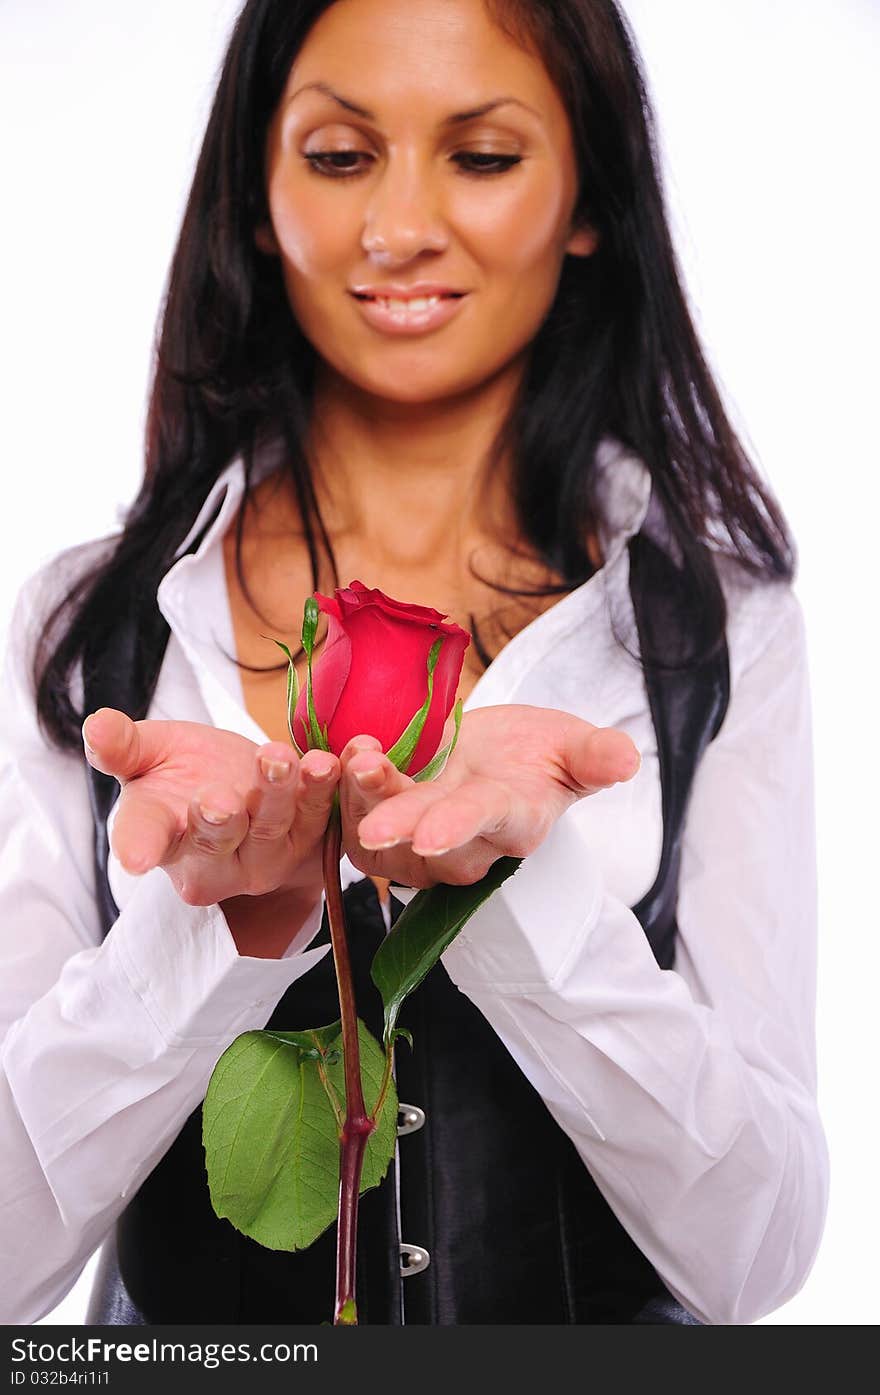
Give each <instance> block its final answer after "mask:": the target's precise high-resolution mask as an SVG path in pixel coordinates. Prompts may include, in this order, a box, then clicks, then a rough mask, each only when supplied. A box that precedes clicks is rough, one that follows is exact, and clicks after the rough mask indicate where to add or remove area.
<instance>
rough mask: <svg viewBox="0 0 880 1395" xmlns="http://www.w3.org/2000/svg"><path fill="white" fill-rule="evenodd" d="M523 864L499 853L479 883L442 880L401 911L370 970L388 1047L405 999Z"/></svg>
mask: <svg viewBox="0 0 880 1395" xmlns="http://www.w3.org/2000/svg"><path fill="white" fill-rule="evenodd" d="M521 862H522V858H521V857H499V858H498V860H497V861H496V862H493V863H492V866H491V867H490V868H489V870H488V872H487V873H486V875H485V876H484V877H483V878H481V880H480V881H478V882H473V883H472V884H471V885H470V886H447V885H446V884H445V883H443V882H440V883H438V885H437V886H431V887H428V888H427V889H426V890H424V891H419V892H417V893H416V895H415V896H414V897H413V898H412V900H411V901H410V902H409V904H408V905H407V906H405V907H404V909H403V910H402V911H401V913H400V915H399V916H398V917H397V920H396V921H395V922H394V925H393V926H392V928H391V929H390V930H389V931H388V934H387V935H386V936H385V938H384V940H383V941H382V943H381V944H380V946H379V948H378V949H377V950H376V953H375V954H374V956H373V963H372V966H371V968H370V976H371V978H372V980H373V982H374V983H375V985H376V987H377V988H378V990H379V992H380V993H381V995H382V1002H383V1003H384V1005H385V1027H384V1033H383V1040H384V1042H385V1045H386V1049H387V1047H388V1044H389V1042H390V1041H391V1040H392V1033H393V1032H394V1031H395V1029H396V1027H397V1016H398V1013H399V1012H400V1008H401V1006H402V1004H403V1001H404V999H405V998H407V997H408V996H409V994H410V993H412V991H413V989H415V988H418V986H419V984H420V983H421V981H422V979H423V978H424V977H425V975H426V974H427V973H428V971H429V970H430V969H432V968H433V967H434V965H435V964H436V963H437V960H438V959H439V958H440V955H441V954H442V953H443V951H444V950H445V949H446V948H447V947H448V946H449V945H451V944H452V941H453V940H454V939H455V937H456V935H457V934H458V933H459V931H460V930H461V929H462V928H463V926H464V925H465V923H466V922H467V921H468V920H470V918H471V916H472V915H473V913H474V911H476V910H477V909H478V908H479V907H480V906H481V905H482V904H483V902H484V901H488V899H489V897H490V896H491V895H492V894H493V893H494V892H495V891H497V890H498V888H499V886H501V884H502V882H505V881H506V880H507V878H508V877H510V876H512V875H513V873H514V872H515V871H516V870H517V868H518V867H519V866H520V864H521Z"/></svg>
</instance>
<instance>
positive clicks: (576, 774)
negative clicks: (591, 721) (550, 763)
mask: <svg viewBox="0 0 880 1395" xmlns="http://www.w3.org/2000/svg"><path fill="white" fill-rule="evenodd" d="M586 725H588V724H587V723H582V724H581V726H586ZM567 735H568V737H569V740H568V741H567V742H566V746H567V748H568V749H567V751H565V754H564V759H565V763H566V764H567V765H568V769H569V773H570V774H571V776H572V777H573V779H574V781H575V783H576V784H577V785H578V786H580V788H581V789H582V790H583V791H584V793H586V794H595V793H596V792H597V791H598V790H602V789H608V787H609V786H610V785H616V784H618V783H619V782H620V781H623V780H631V779H632V777H633V776H634V775H635V774H636V772H637V771H638V770H639V768H640V766H641V763H642V758H641V756H640V754H639V751H638V749H637V748H636V746H635V743H634V742H633V741H632V739H631V738H630V737H629V736H627V734H626V732H625V731H620V730H618V728H617V727H594V728H593V729H592V731H589V732H587V733H586V734H584V732H583V731H582V730H578V731H577V732H575V731H570V732H569V733H567Z"/></svg>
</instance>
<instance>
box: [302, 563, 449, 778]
mask: <svg viewBox="0 0 880 1395" xmlns="http://www.w3.org/2000/svg"><path fill="white" fill-rule="evenodd" d="M315 600H316V601H317V603H318V609H319V610H321V611H323V612H324V614H325V615H326V616H327V618H328V621H329V628H328V630H327V639H326V642H325V644H324V648H323V651H322V653H321V655H320V657H319V658H318V660H317V661H316V663H315V666H314V668H313V670H312V694H313V698H314V703H315V712H316V714H317V718H318V726H319V727H323V726H324V724H325V723H326V726H327V739H328V745H329V747H330V750H331V751H333V752H334V753H335V754H336V755H339V754H340V753H341V751H342V749H343V747H344V746H345V744H346V742H348V741H350V740H351V738H352V737H353V736H359V735H360V734H361V733H362V732H364V733H367V734H368V735H370V736H375V737H376V738H377V740H379V741H381V743H382V750H383V751H389V750H390V749H391V747H392V746H393V745H394V743H395V742H396V741H397V740H398V738H399V737H400V736H401V735H402V733H403V732H404V731H405V729H406V728H407V727H408V726H409V723H410V722H411V721H412V719H413V717H414V716H415V715H416V713H417V712H418V711H419V708H421V707H422V706H423V705H424V703H425V700H426V698H427V696H428V655H429V653H430V651H431V647H432V645H433V644H435V643H436V641H437V640H438V639H439V638H441V637H442V638H443V643H442V645H441V646H440V654H439V657H438V659H437V666H436V668H435V669H434V690H433V693H432V697H431V706H430V709H429V711H428V716H427V719H426V721H425V725H424V727H423V729H422V734H421V736H420V737H419V741H418V744H417V746H416V748H415V751H414V752H413V757H412V760H411V761H410V762H409V766H408V773H410V774H413V775H415V774H418V772H419V771H420V770H422V769H423V768H424V767H425V766H426V765H427V764H428V762H429V761H430V760H431V759H432V758H433V757H434V756H435V755H436V753H437V750H438V748H439V746H440V741H441V738H442V736H443V727H444V725H445V722H446V718H447V717H448V716H449V714H450V712H451V711H452V708H453V706H454V705H455V694H456V691H457V689H458V680H459V678H460V676H461V669H462V664H463V663H464V651H465V649H466V648H467V646H468V644H469V643H470V635H469V634H468V633H467V631H466V630H463V629H462V628H461V626H460V625H455V624H444V623H443V622H444V620H445V618H446V617H445V616H444V615H442V614H441V613H440V611H439V610H432V609H431V607H430V606H423V605H405V604H404V603H403V602H402V601H395V600H392V599H391V597H390V596H386V595H385V594H384V593H383V592H382V591H378V590H376V589H375V588H374V589H372V590H371V589H370V588H369V587H367V586H364V584H363V582H361V581H353V582H352V583H351V585H350V586H346V587H337V588H336V594H335V598H334V599H330V598H329V597H327V596H322V595H319V594H318V593H317V592H316V593H315ZM306 721H307V709H306V685H305V683H303V685H302V687H301V689H300V694H299V698H298V700H297V704H296V711H295V713H294V720H293V728H294V736H295V738H296V742H297V745H298V746H299V748H300V750H303V751H304V750H306V749H307V747H308V745H309V741H308V727H307V725H306Z"/></svg>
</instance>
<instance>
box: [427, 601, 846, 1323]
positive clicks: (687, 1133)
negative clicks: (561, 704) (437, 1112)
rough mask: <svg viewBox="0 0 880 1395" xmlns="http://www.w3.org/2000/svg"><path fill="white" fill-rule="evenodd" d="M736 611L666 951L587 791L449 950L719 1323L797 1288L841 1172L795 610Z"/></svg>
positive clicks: (560, 1113)
mask: <svg viewBox="0 0 880 1395" xmlns="http://www.w3.org/2000/svg"><path fill="white" fill-rule="evenodd" d="M738 619H739V624H738V626H737V636H738V637H737V639H736V640H735V641H734V640H731V641H730V645H731V666H732V692H731V699H730V705H729V709H728V713H727V716H726V719H725V721H724V724H723V727H722V730H721V732H720V734H719V735H718V737H717V738H716V739H715V740H714V741H713V742H712V743H711V744H710V746H709V747H708V748H707V751H706V753H705V755H704V756H703V759H702V762H701V764H700V767H699V769H698V772H697V775H696V779H695V782H694V787H693V792H692V799H691V804H690V807H689V811H688V817H687V823H686V830H685V835H684V841H683V851H682V863H681V877H680V889H679V907H678V925H679V931H680V935H679V942H678V951H677V958H676V962H675V967H674V969H671V970H662V969H660V968H659V967H658V965H657V963H656V960H655V959H654V956H653V954H652V952H651V949H650V946H649V945H648V942H647V940H646V938H645V935H644V932H643V930H642V928H641V926H640V925H639V922H638V921H637V919H636V917H635V916H634V915H633V913H632V911H631V910H630V909H629V907H628V906H626V905H624V904H623V903H622V902H621V901H619V900H617V899H615V897H613V896H612V895H610V894H609V892H608V891H607V889H606V887H605V884H604V880H603V875H602V870H601V867H600V866H599V865H598V863H597V860H596V858H595V856H594V855H593V854H592V853H591V849H590V847H589V846H588V845H587V842H586V840H585V838H584V837H583V835H582V834H581V833H580V832H579V830H578V826H577V819H576V810H577V808H578V807H579V806H577V805H575V806H573V808H572V809H570V810H568V811H567V813H566V814H565V815H563V817H562V818H561V819H560V820H558V822H557V823H556V824H555V825H554V828H553V830H552V831H551V833H550V835H549V836H548V838H547V839H546V840H545V842H544V843H543V844H542V845H541V847H540V848H538V849H537V850H536V852H535V853H533V854H532V855H531V856H530V857H528V858H526V859H525V861H524V862H523V864H522V866H521V868H520V869H519V870H518V871H517V872H516V873H515V874H514V876H513V877H512V878H510V880H509V881H507V882H506V883H504V885H503V886H502V887H501V888H500V890H499V891H498V892H496V894H495V895H494V896H493V897H492V898H491V900H489V901H488V902H486V903H485V905H484V906H482V907H481V908H480V910H479V911H478V912H477V913H476V914H475V916H474V917H473V918H472V919H471V921H469V922H468V924H467V926H466V927H465V929H464V931H463V932H462V933H461V935H460V936H459V937H458V939H456V940H455V941H454V942H453V944H452V945H451V946H450V947H449V949H448V950H447V951H446V952H445V954H444V956H443V962H444V965H445V967H446V969H447V970H448V972H449V974H450V976H451V978H452V979H453V981H454V982H455V983H456V984H457V985H458V986H459V988H460V989H461V990H462V991H463V992H465V993H466V994H467V996H468V997H469V998H470V999H471V1000H472V1001H473V1002H474V1003H475V1004H476V1006H477V1007H479V1008H480V1010H481V1011H482V1012H483V1014H484V1015H485V1017H486V1018H487V1019H488V1021H489V1022H490V1023H491V1025H492V1026H493V1027H494V1029H495V1030H496V1031H497V1033H498V1035H499V1036H500V1037H501V1039H502V1040H503V1041H504V1043H505V1045H506V1046H507V1048H508V1049H509V1051H510V1052H511V1054H512V1055H513V1057H514V1059H515V1060H516V1061H517V1063H518V1065H519V1066H520V1067H521V1069H522V1070H523V1071H524V1073H525V1074H526V1076H527V1077H528V1079H529V1080H530V1081H531V1083H532V1084H533V1085H534V1086H535V1088H536V1089H537V1090H538V1091H539V1092H540V1093H541V1095H542V1096H543V1097H544V1099H545V1101H546V1104H547V1107H548V1109H549V1110H550V1112H551V1114H552V1115H553V1117H554V1118H555V1119H556V1121H557V1122H558V1123H559V1125H560V1126H561V1127H562V1128H563V1129H564V1130H565V1132H566V1133H567V1134H568V1135H569V1137H570V1138H571V1139H572V1141H573V1142H574V1144H575V1146H576V1147H577V1149H578V1151H579V1153H580V1155H581V1157H582V1159H583V1161H584V1164H585V1165H586V1166H587V1167H588V1169H589V1171H590V1172H591V1174H592V1176H593V1177H594V1179H595V1181H596V1183H597V1186H598V1187H599V1190H600V1191H601V1192H602V1194H603V1196H604V1197H605V1198H606V1200H607V1201H608V1203H609V1205H610V1206H611V1208H612V1210H613V1211H614V1212H615V1214H616V1215H617V1217H618V1218H619V1219H620V1221H621V1223H622V1224H623V1226H624V1227H625V1229H626V1230H627V1231H628V1233H629V1234H630V1235H631V1236H632V1238H633V1239H634V1241H635V1243H636V1244H637V1245H638V1247H639V1248H640V1249H641V1250H642V1251H643V1253H644V1254H645V1255H646V1256H647V1257H648V1259H649V1260H650V1261H651V1263H652V1264H653V1265H654V1266H655V1268H656V1269H657V1271H658V1273H659V1274H660V1275H661V1277H662V1279H663V1280H664V1282H665V1283H666V1285H667V1286H668V1288H669V1289H670V1291H671V1292H672V1293H673V1294H674V1296H675V1297H676V1298H677V1299H678V1300H679V1301H680V1302H681V1303H682V1304H684V1306H685V1307H686V1308H687V1309H689V1310H690V1311H691V1312H692V1313H694V1314H695V1315H696V1316H697V1317H698V1318H700V1319H701V1321H703V1322H704V1323H710V1324H746V1323H752V1322H755V1321H756V1320H757V1319H758V1318H760V1317H762V1316H764V1315H766V1314H767V1313H769V1312H771V1311H773V1310H774V1309H776V1308H778V1307H779V1306H781V1305H782V1304H783V1303H785V1302H786V1301H787V1300H788V1299H790V1298H791V1297H792V1296H793V1295H794V1294H795V1293H797V1291H798V1290H799V1289H800V1288H801V1286H802V1285H803V1283H804V1281H805V1279H806V1277H807V1275H808V1274H809V1271H810V1269H811V1267H812V1264H813V1262H814V1259H815V1257H816V1253H817V1250H818V1247H819V1242H820V1239H821V1236H822V1231H823V1228H824V1221H825V1214H826V1208H827V1199H828V1186H829V1160H828V1151H827V1146H826V1140H825V1136H824V1132H823V1128H822V1124H821V1121H820V1117H819V1113H818V1110H817V1101H816V1061H815V1020H814V1016H815V971H816V880H815V852H814V843H815V835H814V806H813V775H812V745H811V718H810V698H809V682H808V668H807V655H806V643H805V635H804V626H803V619H802V615H801V611H800V606H799V604H798V602H797V600H796V598H795V596H794V593H793V592H792V591H791V589H790V587H787V586H786V587H783V586H763V587H759V588H756V589H755V592H754V594H753V596H752V597H750V598H749V599H748V600H747V601H745V602H744V603H743V609H742V614H741V615H740V616H739V617H738ZM739 636H748V638H745V637H744V638H739ZM746 650H748V652H745V651H746ZM636 779H638V776H637V777H636ZM593 798H595V799H601V798H602V795H601V794H600V795H596V796H593ZM407 899H408V898H407Z"/></svg>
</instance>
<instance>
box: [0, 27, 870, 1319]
mask: <svg viewBox="0 0 880 1395" xmlns="http://www.w3.org/2000/svg"><path fill="white" fill-rule="evenodd" d="M626 8H627V10H628V12H629V14H630V17H631V19H632V22H633V24H634V27H635V30H636V34H637V37H638V39H639V42H640V44H641V46H642V49H643V53H644V57H645V61H646V67H647V72H648V78H649V84H650V86H651V88H652V91H653V94H654V98H655V103H656V107H657V110H658V113H659V123H660V134H661V142H662V150H663V156H664V163H665V168H666V179H667V189H668V196H669V202H670V207H671V215H672V222H673V229H674V233H675V237H676V241H677V245H678V249H679V254H680V256H681V259H682V263H683V266H684V270H685V275H686V280H687V284H688V287H689V290H690V294H691V298H692V301H693V304H694V306H695V313H696V315H697V320H698V324H699V326H700V328H701V331H702V334H703V336H704V339H705V342H706V344H707V346H708V350H709V355H710V359H711V362H712V364H713V366H714V367H715V369H716V372H717V373H718V376H719V378H720V380H721V383H722V386H723V389H724V391H725V396H726V400H727V402H728V404H729V407H730V410H731V412H732V414H733V417H734V421H735V423H736V424H737V426H738V427H739V428H740V430H741V431H742V433H743V435H744V439H745V441H746V443H747V445H748V446H749V447H750V448H751V449H752V451H753V452H754V454H755V456H756V458H757V460H758V462H759V464H760V466H761V468H762V469H763V470H764V472H765V474H766V475H767V477H768V478H769V479H770V481H771V483H772V485H773V487H774V488H775V490H776V491H777V493H778V495H779V497H780V498H781V501H782V503H783V506H784V508H785V510H786V511H787V514H788V517H789V519H790V521H791V523H792V525H793V528H794V532H795V535H796V538H797V540H798V542H799V545H800V551H801V570H800V577H799V582H798V586H797V590H798V594H799V595H800V598H801V601H802V603H803V606H804V609H805V612H806V617H807V624H808V633H809V640H810V657H811V671H812V684H813V705H814V720H815V736H816V780H817V795H818V834H819V853H820V894H821V943H820V961H819V1003H818V1033H819V1062H820V1106H821V1110H822V1115H823V1119H824V1122H825V1126H826V1129H827V1132H828V1136H829V1140H830V1147H831V1160H832V1195H831V1204H830V1210H829V1215H828V1222H827V1228H826V1232H825V1238H824V1241H823V1245H822V1248H821V1251H820V1254H819V1257H818V1259H817V1261H816V1264H815V1266H814V1268H813V1271H812V1274H811V1275H810V1277H809V1279H808V1281H807V1283H806V1285H805V1286H804V1288H803V1290H802V1291H801V1293H800V1294H798V1295H797V1297H796V1298H794V1299H793V1300H792V1301H791V1302H790V1303H788V1304H787V1305H786V1306H785V1307H784V1308H782V1309H780V1310H779V1311H778V1312H776V1313H774V1314H772V1315H771V1316H770V1317H769V1318H767V1319H765V1321H766V1322H768V1323H781V1324H817V1323H830V1324H839V1323H858V1324H864V1323H871V1324H873V1323H876V1322H877V1320H878V1316H880V1313H878V1306H880V1305H878V1301H877V1299H876V1298H875V1296H874V1294H873V1292H872V1289H873V1278H872V1276H873V1273H874V1267H875V1256H876V1252H877V1244H878V1227H877V1216H876V1208H875V1204H874V1197H875V1195H876V1185H875V1179H876V1145H877V1141H878V1131H877V1125H876V1114H877V1101H878V1094H877V1088H876V1075H875V1071H874V1069H873V1065H874V1062H875V1061H876V1051H875V1039H876V1019H877V1007H876V1002H877V978H878V974H877V969H878V951H877V931H878V928H880V917H878V915H877V912H876V909H875V907H876V898H877V894H878V893H877V889H876V886H875V875H874V874H875V868H876V864H875V862H874V857H875V856H876V846H875V844H876V836H877V833H878V823H877V818H876V812H875V801H874V800H873V799H871V794H872V793H873V791H874V790H875V789H876V786H877V780H878V774H880V772H878V765H877V753H876V744H877V743H876V736H875V731H876V727H875V726H874V725H873V723H874V721H875V712H876V694H877V689H876V686H875V685H874V683H872V681H871V680H872V679H873V678H874V675H875V673H876V666H875V662H874V652H873V648H874V643H875V642H876V635H877V625H876V618H875V609H874V603H875V602H876V600H877V594H878V588H877V587H876V585H875V578H874V570H875V565H876V559H877V555H878V550H880V549H878V542H877V538H876V531H875V530H876V518H877V505H878V488H877V466H878V459H877V445H876V422H875V414H874V412H875V408H876V397H875V396H874V388H875V379H876V369H877V359H876V354H875V338H876V321H877V311H878V296H877V284H876V278H875V276H874V266H873V262H874V257H875V256H876V255H877V250H876V249H877V247H878V246H880V228H878V219H877V195H876V193H875V192H873V190H875V189H876V166H875V155H876V151H875V137H876V129H877V113H876V110H875V104H874V102H873V101H872V100H871V98H870V96H869V94H870V92H871V91H872V89H876V78H875V74H874V72H872V68H871V57H872V55H873V54H875V53H876V51H877V40H878V36H880V9H878V6H877V4H876V0H775V3H769V0H737V2H736V3H735V4H732V3H731V2H730V0H628V3H627V5H626ZM237 9H238V4H237V0H186V3H185V4H181V3H180V0H151V3H150V4H149V5H144V4H141V3H139V0H77V3H75V4H72V3H71V0H40V2H39V3H38V4H34V3H33V0H0V142H2V148H0V168H2V170H3V203H4V215H3V218H2V221H0V277H2V299H0V305H2V324H3V327H2V331H0V384H2V393H3V411H2V423H3V446H2V448H3V453H4V456H5V461H4V465H5V468H4V471H3V480H4V491H5V501H4V502H5V507H4V509H3V511H2V516H0V530H2V537H0V625H3V624H5V621H6V618H7V616H8V611H9V608H10V606H11V603H12V600H13V598H14V595H15V592H16V591H17V589H18V587H19V585H20V584H21V582H22V580H23V579H24V577H25V576H26V575H27V574H28V573H30V572H31V571H32V570H34V568H35V567H36V566H37V565H38V564H39V563H40V562H41V561H42V560H44V559H45V558H47V557H48V556H49V555H51V554H53V553H54V552H56V551H58V550H59V549H60V548H62V547H64V546H67V545H69V544H71V543H73V542H76V541H79V540H81V539H84V538H88V537H93V536H96V535H98V534H99V533H101V532H104V531H106V530H107V529H109V528H110V527H112V526H113V525H114V523H115V522H116V520H117V517H118V511H119V509H120V508H121V507H122V506H123V505H124V504H126V503H127V502H128V501H129V500H130V499H131V497H132V496H133V494H134V492H135V489H136V486H137V483H138V479H139V474H140V468H141V436H142V427H143V410H144V399H145V390H146V383H147V374H148V367H149V362H150V355H151V345H152V336H153V330H154V324H155V318H156V313H157V309H158V306H159V301H160V296H161V292H162V286H163V281H164V277H165V272H166V268H167V265H168V261H169V258H170V255H171V251H172V246H173V242H174V239H175V236H176V232H177V227H178V222H179V217H180V214H181V211H182V207H183V200H184V197H185V192H186V190H187V187H188V181H189V178H190V175H191V171H192V165H193V161H194V158H195V155H196V152H197V147H198V142H199V140H200V136H201V131H202V128H203V124H204V121H205V118H206V115H207V109H208V102H209V98H210V93H211V89H212V84H213V80H214V77H215V73H216V70H217V65H218V63H219V60H220V56H221V53H222V49H223V44H224V39H225V36H226V34H227V32H228V28H229V25H230V22H231V20H232V18H233V16H234V14H235V13H236V12H237ZM872 621H873V623H871V622H872ZM871 635H873V636H874V641H872V640H871ZM863 721H864V723H865V726H864V730H863V728H862V725H861V724H862V722H863ZM872 835H873V836H872ZM91 1268H92V1266H91V1265H90V1266H89V1269H88V1270H87V1271H86V1274H85V1275H84V1277H83V1279H81V1280H80V1282H79V1284H78V1285H77V1286H76V1288H75V1289H74V1290H73V1291H72V1293H71V1294H70V1296H69V1297H68V1299H66V1300H65V1302H64V1303H63V1304H62V1305H61V1307H60V1308H58V1309H57V1310H56V1311H55V1313H53V1314H52V1315H51V1316H50V1317H48V1318H47V1319H46V1321H47V1322H48V1321H55V1322H60V1321H66V1322H80V1321H81V1320H82V1317H83V1314H84V1311H85V1301H86V1298H85V1294H86V1290H87V1287H88V1277H89V1274H90V1272H91Z"/></svg>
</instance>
